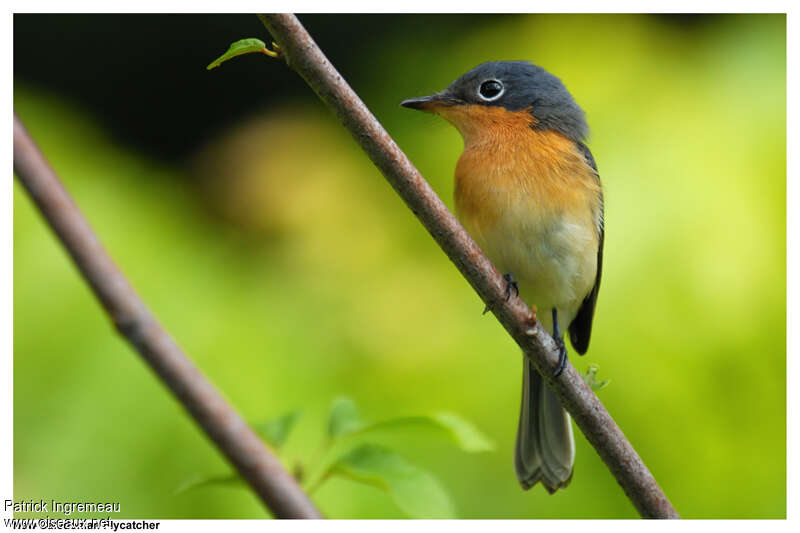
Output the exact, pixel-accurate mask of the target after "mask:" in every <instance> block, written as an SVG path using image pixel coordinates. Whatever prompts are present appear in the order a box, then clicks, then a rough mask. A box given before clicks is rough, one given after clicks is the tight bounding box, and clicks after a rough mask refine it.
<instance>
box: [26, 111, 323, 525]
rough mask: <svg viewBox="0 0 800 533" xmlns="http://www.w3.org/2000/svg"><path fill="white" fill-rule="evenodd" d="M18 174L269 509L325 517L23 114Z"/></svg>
mask: <svg viewBox="0 0 800 533" xmlns="http://www.w3.org/2000/svg"><path fill="white" fill-rule="evenodd" d="M14 172H15V173H16V174H17V177H18V178H19V180H20V182H21V183H22V185H23V186H24V187H25V189H27V191H28V193H29V194H30V196H31V198H32V199H33V201H34V203H36V206H37V207H38V208H39V210H40V211H41V212H42V214H43V215H44V216H45V218H46V219H47V221H48V222H49V223H50V227H51V228H52V229H53V231H54V232H55V233H56V235H57V236H58V238H59V239H60V240H61V242H62V244H63V245H64V247H65V248H66V249H67V251H68V252H69V254H70V255H71V256H72V259H73V261H74V262H75V264H76V265H77V267H78V269H79V270H80V271H81V274H83V277H84V278H85V279H86V281H87V282H88V283H89V285H90V286H91V287H92V290H93V291H94V292H95V294H96V295H97V297H98V298H99V299H100V302H101V303H102V305H103V307H104V308H105V310H106V311H107V312H108V314H109V315H110V317H111V319H112V321H113V322H114V325H115V326H116V328H117V330H119V332H120V333H121V334H122V335H123V336H124V337H125V338H126V339H127V340H128V341H129V342H130V343H131V344H132V345H133V347H134V348H135V349H136V351H138V352H139V354H140V355H141V356H142V358H143V359H144V360H145V361H146V362H147V364H149V365H150V367H151V368H152V369H153V370H154V371H155V372H156V374H158V376H159V377H160V378H161V380H162V381H163V382H164V384H165V385H166V386H167V387H168V388H169V389H170V390H171V391H172V393H173V394H175V396H176V397H177V398H178V400H179V401H180V402H181V403H182V404H183V406H184V407H185V408H186V410H187V411H189V414H190V415H192V417H193V418H194V419H195V421H196V422H197V423H198V424H199V425H200V427H201V428H203V431H205V432H206V434H207V435H208V436H209V437H210V438H211V440H212V441H214V443H215V444H216V445H217V447H218V448H219V449H220V451H222V453H223V454H224V455H225V456H226V457H227V458H228V460H229V461H230V462H231V463H232V464H233V466H234V467H235V468H236V470H238V471H239V474H240V475H241V476H242V478H244V479H245V480H246V481H247V482H248V483H249V484H250V486H251V487H252V488H253V490H254V491H255V492H256V494H257V495H258V496H259V498H261V501H263V502H264V504H265V505H266V506H267V508H269V509H270V510H271V511H272V513H273V514H274V515H275V516H276V517H278V518H321V515H320V513H319V511H317V509H316V508H315V507H314V505H313V504H312V503H311V501H310V500H309V499H308V497H307V496H306V494H305V493H304V492H303V491H302V490H301V489H300V487H299V486H298V485H297V483H296V482H295V480H294V478H293V477H292V476H291V475H289V473H288V472H286V470H285V469H284V468H283V466H282V465H281V463H280V461H279V460H278V459H277V458H276V457H275V456H274V455H273V454H272V453H271V452H270V451H269V450H268V449H267V448H266V447H265V446H264V444H263V443H262V442H261V439H259V438H258V436H256V434H255V433H253V431H252V430H251V429H250V428H249V427H248V426H247V424H246V423H245V421H244V420H242V418H241V417H240V416H239V414H238V413H237V412H236V411H234V410H233V408H232V407H231V406H229V405H228V404H227V403H226V402H225V400H224V399H223V398H222V396H220V394H219V393H218V392H217V390H216V389H215V388H214V386H213V385H211V383H210V382H209V381H208V380H207V379H206V378H205V376H203V374H202V373H200V371H199V370H198V369H197V368H196V367H195V366H194V365H193V364H192V362H191V361H190V360H189V359H188V358H187V357H186V355H184V353H183V352H182V351H181V349H180V348H179V347H178V345H177V344H175V341H173V340H172V338H171V337H170V336H169V335H168V334H167V332H166V331H164V329H163V328H162V327H161V325H159V323H158V322H157V321H156V319H155V317H153V315H152V314H151V313H150V311H149V310H148V309H147V307H145V305H144V302H142V301H141V299H139V296H138V295H137V294H136V292H134V290H133V288H131V286H130V285H129V284H128V281H127V280H126V279H125V277H124V276H123V275H122V273H121V272H120V271H119V269H117V267H116V265H114V263H113V261H112V260H111V258H110V257H109V256H108V254H107V253H106V251H105V250H104V249H103V246H102V245H101V244H100V241H99V240H98V238H97V236H96V235H95V234H94V232H93V231H92V228H91V227H90V226H89V223H88V222H87V221H86V219H85V218H84V217H83V215H82V214H81V212H80V211H79V210H78V207H77V206H76V205H75V203H74V202H73V201H72V198H70V196H69V194H68V193H67V191H66V190H65V189H64V187H63V186H62V185H61V182H60V181H59V180H58V176H56V174H55V172H54V171H53V169H52V168H50V165H49V164H48V163H47V161H46V160H45V159H44V156H43V155H42V153H41V152H40V151H39V148H38V147H37V146H36V144H35V143H34V142H33V139H31V137H30V136H29V135H28V132H27V130H26V129H25V126H23V124H22V122H20V120H19V118H17V116H16V115H15V116H14Z"/></svg>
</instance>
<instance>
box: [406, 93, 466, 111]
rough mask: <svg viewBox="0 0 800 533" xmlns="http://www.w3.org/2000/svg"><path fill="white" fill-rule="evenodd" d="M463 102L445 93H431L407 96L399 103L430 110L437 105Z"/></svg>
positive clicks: (420, 109)
mask: <svg viewBox="0 0 800 533" xmlns="http://www.w3.org/2000/svg"><path fill="white" fill-rule="evenodd" d="M460 103H463V102H461V100H459V99H458V98H454V97H452V96H447V95H445V94H432V95H430V96H421V97H419V98H409V99H408V100H403V101H402V102H400V105H401V106H403V107H408V108H409V109H417V110H419V111H432V110H433V109H435V108H437V107H442V106H451V105H457V104H460Z"/></svg>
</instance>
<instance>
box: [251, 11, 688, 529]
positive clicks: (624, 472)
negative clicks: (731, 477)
mask: <svg viewBox="0 0 800 533" xmlns="http://www.w3.org/2000/svg"><path fill="white" fill-rule="evenodd" d="M259 19H261V22H262V23H263V24H264V25H265V26H266V28H267V29H268V30H269V32H270V33H271V34H272V36H273V37H274V39H275V41H277V43H278V45H279V46H280V49H281V53H282V55H283V57H284V59H285V60H286V63H287V64H288V65H289V67H291V68H292V69H294V70H295V71H296V72H297V73H298V74H299V75H300V76H302V77H303V79H305V81H306V82H307V83H308V85H309V86H310V87H311V88H312V89H313V90H314V92H316V93H317V95H318V96H319V97H320V99H322V101H323V102H325V104H327V105H328V107H330V108H331V109H332V110H333V111H334V112H335V113H336V115H337V116H338V117H339V120H341V122H342V123H343V124H344V126H345V127H346V128H347V129H348V130H349V131H350V133H351V134H352V135H353V137H354V138H355V139H356V141H357V142H358V143H359V145H361V148H362V149H363V150H364V151H365V152H366V153H367V155H368V156H369V158H370V159H371V160H372V162H373V163H374V164H375V166H377V167H378V169H379V170H380V171H381V172H382V173H383V175H384V176H385V177H386V179H387V180H388V181H389V183H390V184H391V185H392V187H393V188H394V189H395V191H397V193H398V194H399V195H400V197H401V198H403V200H404V201H405V202H406V204H407V205H408V207H409V208H410V209H411V210H412V211H413V212H414V214H415V215H416V216H417V218H419V220H420V221H421V222H422V224H423V225H424V226H425V228H426V229H427V230H428V231H429V232H430V234H431V235H432V236H433V238H434V239H435V240H436V242H437V243H439V246H441V248H442V250H444V252H445V253H446V254H447V256H448V257H449V258H450V260H451V261H453V263H455V265H456V267H458V269H459V270H460V271H461V273H462V275H463V276H464V277H465V278H466V279H467V281H468V282H469V283H470V285H472V287H473V289H475V291H476V292H477V293H478V295H479V296H480V297H481V299H483V301H484V302H486V304H487V305H488V306H489V308H490V309H491V310H492V311H493V312H494V314H495V316H496V317H497V319H498V320H499V321H500V323H501V324H502V325H503V327H504V328H505V329H506V330H507V331H508V332H509V334H511V336H512V337H513V338H514V340H515V341H516V342H517V344H519V346H520V347H521V348H522V350H523V351H524V352H525V354H526V355H527V356H528V357H530V358H531V360H532V361H533V363H534V365H535V366H536V368H537V369H538V370H539V372H540V373H541V374H542V375H543V376H544V377H545V379H546V380H547V382H548V384H549V385H550V387H552V389H553V390H554V391H555V393H556V394H557V395H558V397H559V398H560V399H561V402H562V404H563V405H564V407H565V408H566V409H567V411H569V413H570V414H571V415H572V418H573V419H574V420H575V422H576V423H577V425H578V427H579V428H580V429H581V430H582V431H583V433H584V434H585V435H586V438H587V439H588V440H589V442H590V443H591V444H592V446H594V448H595V449H596V450H597V453H598V454H599V455H600V457H601V458H602V459H603V461H605V463H606V465H607V466H608V468H609V470H611V473H612V474H613V475H614V477H616V479H617V481H618V482H619V484H620V485H621V486H622V488H623V489H624V491H625V493H626V494H627V496H628V498H629V499H630V500H631V502H632V503H633V505H634V506H635V507H636V509H637V510H638V511H639V514H641V515H642V516H643V517H645V518H679V516H678V513H677V512H676V511H675V509H674V508H673V507H672V504H670V502H669V500H668V499H667V497H666V495H665V494H664V492H663V491H662V490H661V488H660V487H659V486H658V483H657V482H656V480H655V478H654V477H653V476H652V474H651V473H650V471H649V470H648V469H647V467H646V466H645V465H644V463H643V462H642V460H641V458H640V457H639V456H638V455H637V453H636V451H635V450H634V449H633V447H632V446H631V445H630V443H629V442H628V441H627V439H626V438H625V435H624V434H623V433H622V430H620V428H619V427H618V426H617V424H616V423H615V422H614V420H613V419H612V418H611V416H610V415H609V414H608V412H607V411H606V409H605V407H603V404H602V403H601V402H600V400H599V399H598V398H597V396H596V395H595V394H594V393H593V392H592V391H591V389H589V387H587V386H586V384H585V383H584V382H583V379H582V378H581V376H580V374H578V372H577V371H576V370H575V368H574V367H573V366H572V364H570V363H567V368H566V369H565V370H564V372H563V373H562V374H561V376H559V377H558V378H556V379H553V378H552V375H553V371H554V369H555V368H556V365H557V362H558V351H557V350H556V347H555V343H554V342H553V340H552V338H551V337H550V335H549V334H548V333H547V332H546V331H545V330H544V329H543V328H542V326H541V325H540V324H539V322H538V321H537V320H536V318H535V315H534V314H533V312H532V311H531V310H530V308H529V307H528V306H527V305H526V304H525V303H524V302H522V301H521V300H520V299H519V298H511V299H509V301H506V300H505V283H504V281H503V279H502V277H501V276H500V274H499V273H498V272H497V270H496V269H495V268H494V266H493V265H492V264H491V262H490V261H489V260H488V259H487V258H486V256H485V255H484V254H483V252H481V250H480V249H479V248H478V246H477V245H476V244H475V242H474V241H473V240H472V238H471V237H470V236H469V235H468V234H467V233H466V231H465V230H464V229H463V228H462V227H461V225H460V224H459V223H458V221H457V220H456V219H455V217H454V216H453V215H452V214H451V213H450V212H449V211H448V209H447V207H446V206H445V205H444V204H443V203H442V201H441V200H440V199H439V197H438V196H437V195H436V193H435V192H434V191H433V189H432V188H431V187H430V185H428V183H427V182H426V181H425V179H424V178H423V177H422V175H420V173H419V171H417V169H416V168H414V165H413V164H412V163H411V162H410V161H409V160H408V158H407V157H406V155H405V154H404V153H403V152H402V151H401V150H400V148H399V147H398V146H397V144H395V142H394V140H393V139H392V138H391V137H390V136H389V134H388V133H387V132H386V130H384V129H383V126H381V124H380V123H379V122H378V121H377V119H376V118H375V117H374V116H373V115H372V113H370V111H369V109H367V107H366V106H365V105H364V103H363V102H362V101H361V99H360V98H359V97H358V95H357V94H356V93H355V92H354V91H353V90H352V89H351V88H350V86H349V85H348V84H347V82H346V81H345V80H344V79H343V78H342V76H341V75H340V74H339V73H338V72H337V71H336V69H335V68H334V67H333V65H332V64H331V63H330V62H329V61H328V59H327V58H326V57H325V55H324V54H323V53H322V51H321V50H320V49H319V47H318V46H317V45H316V43H315V42H314V40H313V39H312V38H311V36H310V35H309V34H308V32H307V31H306V30H305V28H304V27H303V26H302V24H301V23H300V21H299V20H297V18H296V17H295V16H294V15H290V14H270V15H259Z"/></svg>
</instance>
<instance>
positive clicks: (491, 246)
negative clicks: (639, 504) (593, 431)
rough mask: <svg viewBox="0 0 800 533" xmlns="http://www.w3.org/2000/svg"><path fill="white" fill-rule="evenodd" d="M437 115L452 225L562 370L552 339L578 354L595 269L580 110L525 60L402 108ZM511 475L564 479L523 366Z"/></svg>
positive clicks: (530, 481)
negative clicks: (453, 146)
mask: <svg viewBox="0 0 800 533" xmlns="http://www.w3.org/2000/svg"><path fill="white" fill-rule="evenodd" d="M402 105H403V106H405V107H410V108H412V109H419V110H421V111H428V112H431V113H435V114H438V115H441V116H442V117H443V118H445V119H446V120H447V121H449V122H450V123H451V124H453V125H454V126H455V127H456V128H457V129H458V131H459V132H460V133H461V136H462V137H463V138H464V153H463V154H461V158H460V159H459V161H458V164H457V166H456V172H455V205H456V214H457V216H458V218H459V219H460V220H461V223H462V224H463V225H464V227H465V228H466V230H467V231H468V232H469V233H470V235H472V237H473V239H475V241H476V242H477V243H478V245H479V246H480V247H481V249H482V250H483V251H484V252H485V253H486V254H487V255H488V256H489V258H490V259H491V260H492V262H493V263H494V264H495V265H496V266H497V267H498V268H499V269H500V270H501V271H502V272H504V273H507V276H506V280H507V282H508V283H509V289H510V288H511V286H512V285H513V286H514V287H515V288H518V293H519V295H520V296H521V297H522V298H523V299H524V300H525V301H526V302H528V303H529V304H532V305H533V306H534V308H535V309H537V310H538V311H539V313H540V315H538V318H539V320H540V321H541V322H542V325H543V326H544V327H545V328H546V329H547V330H548V331H549V332H550V333H551V334H552V335H553V338H554V339H555V340H556V343H557V344H558V346H559V349H560V354H561V356H560V360H559V367H558V368H557V369H556V371H555V374H556V375H558V374H560V372H561V370H563V365H564V364H565V363H566V348H565V346H564V341H563V337H562V328H563V327H565V326H566V327H568V329H569V336H570V340H571V342H572V346H573V348H574V349H575V351H577V352H578V353H579V354H581V355H582V354H584V353H585V352H586V349H587V348H588V347H589V336H590V334H591V331H592V318H593V316H594V308H595V303H596V301H597V291H598V289H599V287H600V272H601V266H602V259H603V193H602V187H601V185H600V178H599V175H598V173H597V166H596V165H595V162H594V158H593V157H592V154H591V152H590V151H589V149H588V148H587V147H586V145H585V144H584V141H585V140H586V136H587V134H588V126H587V124H586V118H585V116H584V112H583V110H582V109H581V108H580V107H579V106H578V104H577V103H575V100H574V99H573V98H572V96H571V95H570V93H569V92H568V91H567V89H566V88H565V87H564V84H563V83H562V82H561V80H559V79H558V78H557V77H555V76H553V75H552V74H550V73H548V72H546V71H545V70H544V69H542V68H541V67H538V66H536V65H533V64H532V63H529V62H527V61H496V62H491V63H483V64H482V65H479V66H477V67H475V68H474V69H472V70H470V71H469V72H467V73H466V74H464V75H463V76H461V77H460V78H458V79H457V80H456V81H454V82H453V83H452V84H450V86H449V87H447V88H446V89H445V90H444V91H442V92H439V93H437V94H434V95H432V96H426V97H422V98H413V99H411V100H406V101H404V102H403V103H402ZM522 383H523V385H522V407H521V410H520V417H519V429H518V431H517V445H516V457H515V468H516V472H517V477H518V479H519V482H520V484H521V485H522V487H523V488H524V489H526V490H527V489H529V488H530V487H532V486H533V485H534V484H536V483H537V482H539V481H541V482H542V484H543V485H544V487H545V488H546V489H547V490H548V492H550V493H553V492H555V491H556V490H558V489H561V488H564V487H566V486H567V485H568V484H569V482H570V481H571V479H572V470H573V465H574V462H575V441H574V438H573V435H572V425H571V422H570V417H569V415H568V414H567V412H566V411H565V410H564V409H563V408H562V407H561V404H560V403H559V400H558V398H557V397H556V396H555V394H553V392H552V391H551V390H550V388H549V387H547V386H545V384H544V383H543V381H542V377H541V376H540V375H539V373H538V372H537V371H536V370H535V368H534V367H533V365H532V364H531V362H530V361H529V360H528V359H527V358H524V361H523V382H522Z"/></svg>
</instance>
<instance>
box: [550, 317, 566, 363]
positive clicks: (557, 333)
mask: <svg viewBox="0 0 800 533" xmlns="http://www.w3.org/2000/svg"><path fill="white" fill-rule="evenodd" d="M553 340H554V341H556V346H557V347H558V366H556V371H555V373H554V374H553V377H554V378H557V377H558V376H560V375H561V373H562V372H563V371H564V368H565V367H566V366H567V346H566V345H565V344H564V337H563V336H562V335H561V328H559V327H558V311H557V310H556V308H555V307H554V308H553Z"/></svg>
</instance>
